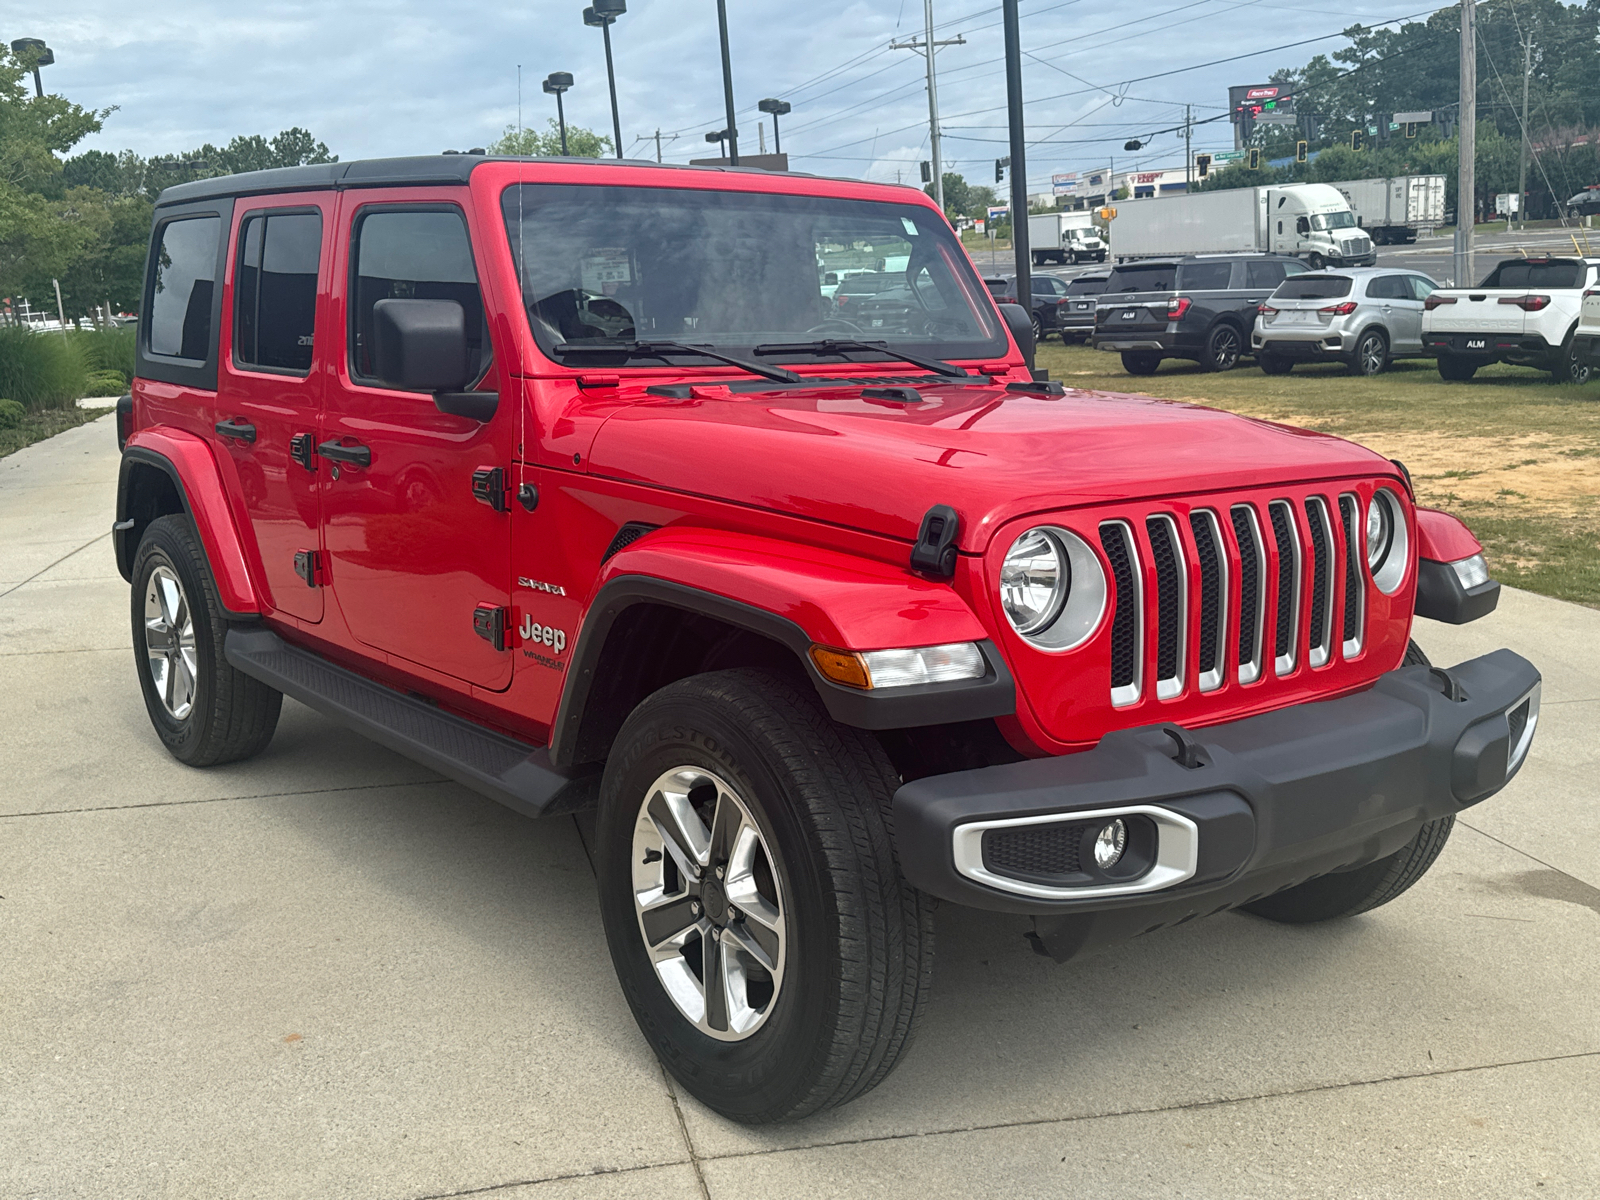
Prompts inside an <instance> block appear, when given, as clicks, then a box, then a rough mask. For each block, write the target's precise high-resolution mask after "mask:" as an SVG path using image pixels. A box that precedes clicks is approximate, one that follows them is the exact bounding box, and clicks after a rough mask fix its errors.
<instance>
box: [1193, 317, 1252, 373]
mask: <svg viewBox="0 0 1600 1200" xmlns="http://www.w3.org/2000/svg"><path fill="white" fill-rule="evenodd" d="M1243 351H1244V339H1243V338H1242V337H1240V336H1239V331H1238V330H1237V329H1235V328H1234V327H1233V326H1232V325H1227V324H1223V325H1218V326H1217V327H1216V328H1215V329H1213V330H1212V331H1211V333H1210V335H1209V336H1208V337H1207V338H1206V354H1205V358H1204V359H1202V360H1201V365H1202V366H1204V367H1205V369H1206V370H1208V371H1231V370H1233V369H1234V368H1235V367H1237V366H1238V365H1239V355H1240V354H1241V353H1243Z"/></svg>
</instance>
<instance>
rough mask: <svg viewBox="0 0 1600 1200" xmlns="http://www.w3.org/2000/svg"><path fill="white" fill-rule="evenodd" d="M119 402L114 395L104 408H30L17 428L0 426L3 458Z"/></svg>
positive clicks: (84, 422)
mask: <svg viewBox="0 0 1600 1200" xmlns="http://www.w3.org/2000/svg"><path fill="white" fill-rule="evenodd" d="M116 403H117V402H116V400H115V398H113V399H111V400H108V401H107V402H106V405H107V407H105V408H78V407H77V406H76V405H74V406H73V407H72V408H38V409H29V410H28V411H27V412H25V413H23V415H22V423H21V424H20V425H18V426H17V427H16V428H14V429H0V458H4V457H5V456H6V455H8V454H10V453H12V452H13V451H15V450H21V449H22V448H23V447H24V446H31V445H33V444H34V443H35V442H42V441H44V439H45V438H47V437H54V436H55V435H56V434H58V433H64V432H66V431H67V430H68V429H76V428H77V427H78V426H79V425H86V424H88V423H89V422H90V421H92V420H94V419H95V418H96V417H103V416H105V415H106V413H108V412H110V411H111V409H112V408H114V407H116Z"/></svg>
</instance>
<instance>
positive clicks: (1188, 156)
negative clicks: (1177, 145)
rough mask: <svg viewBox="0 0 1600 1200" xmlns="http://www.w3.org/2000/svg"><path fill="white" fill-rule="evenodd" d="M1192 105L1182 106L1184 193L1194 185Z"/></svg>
mask: <svg viewBox="0 0 1600 1200" xmlns="http://www.w3.org/2000/svg"><path fill="white" fill-rule="evenodd" d="M1192 112H1193V106H1191V105H1188V104H1185V105H1184V106H1183V190H1184V192H1185V193H1187V192H1188V191H1189V189H1190V188H1192V187H1193V186H1194V150H1193V149H1192V147H1191V138H1192V135H1193V133H1194V123H1193V118H1192Z"/></svg>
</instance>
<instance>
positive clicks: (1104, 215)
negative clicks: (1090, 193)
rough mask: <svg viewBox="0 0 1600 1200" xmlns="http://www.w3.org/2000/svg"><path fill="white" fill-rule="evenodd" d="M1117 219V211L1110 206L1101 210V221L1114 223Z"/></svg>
mask: <svg viewBox="0 0 1600 1200" xmlns="http://www.w3.org/2000/svg"><path fill="white" fill-rule="evenodd" d="M1116 217H1117V210H1116V209H1114V208H1111V207H1109V206H1108V207H1106V208H1102V209H1101V210H1100V219H1101V220H1102V221H1114V220H1116Z"/></svg>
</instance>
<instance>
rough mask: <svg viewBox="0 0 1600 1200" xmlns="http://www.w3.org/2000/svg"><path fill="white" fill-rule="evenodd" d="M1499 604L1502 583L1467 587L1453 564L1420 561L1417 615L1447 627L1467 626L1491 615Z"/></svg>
mask: <svg viewBox="0 0 1600 1200" xmlns="http://www.w3.org/2000/svg"><path fill="white" fill-rule="evenodd" d="M1499 603H1500V583H1499V581H1498V580H1494V579H1491V580H1489V581H1487V582H1486V583H1480V584H1478V586H1477V587H1474V588H1464V587H1462V586H1461V579H1460V577H1459V576H1457V575H1456V573H1455V569H1454V568H1453V567H1452V566H1451V565H1450V564H1449V563H1443V562H1436V561H1434V560H1433V559H1431V558H1423V559H1419V560H1418V561H1417V604H1416V610H1415V611H1416V614H1417V616H1419V617H1427V618H1428V619H1429V620H1430V621H1443V622H1444V623H1445V624H1446V625H1465V624H1466V623H1467V622H1468V621H1476V620H1477V619H1478V618H1479V617H1486V616H1488V615H1489V614H1490V613H1492V612H1493V611H1494V610H1495V607H1496V606H1497V605H1498V604H1499Z"/></svg>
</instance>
